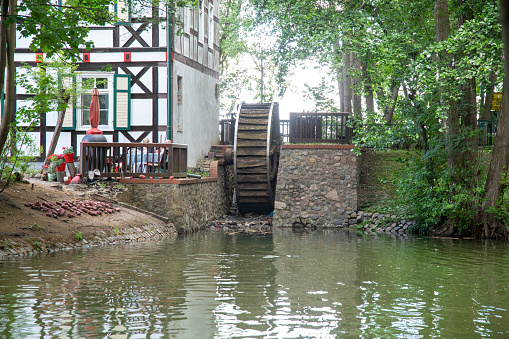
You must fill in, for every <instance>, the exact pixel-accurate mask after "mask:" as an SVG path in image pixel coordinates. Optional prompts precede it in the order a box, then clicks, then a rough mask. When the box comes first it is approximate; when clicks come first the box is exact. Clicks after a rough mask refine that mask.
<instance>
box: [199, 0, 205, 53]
mask: <svg viewBox="0 0 509 339" xmlns="http://www.w3.org/2000/svg"><path fill="white" fill-rule="evenodd" d="M205 1H206V0H202V2H201V6H200V14H199V15H200V22H199V25H200V27H198V41H199V42H201V43H203V42H204V40H205V36H206V35H205Z"/></svg>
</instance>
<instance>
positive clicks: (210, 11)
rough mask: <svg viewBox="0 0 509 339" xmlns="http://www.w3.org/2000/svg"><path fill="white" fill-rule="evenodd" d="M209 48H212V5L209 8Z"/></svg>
mask: <svg viewBox="0 0 509 339" xmlns="http://www.w3.org/2000/svg"><path fill="white" fill-rule="evenodd" d="M208 28H209V31H208V33H209V47H210V48H213V46H214V5H210V6H209V27H208Z"/></svg>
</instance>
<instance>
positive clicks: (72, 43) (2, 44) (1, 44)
mask: <svg viewBox="0 0 509 339" xmlns="http://www.w3.org/2000/svg"><path fill="white" fill-rule="evenodd" d="M112 3H113V1H112V0H69V1H66V2H65V3H64V4H57V3H53V2H48V1H45V0H24V1H20V2H18V1H16V0H8V1H2V5H1V19H0V92H4V90H5V109H4V112H5V113H4V114H3V117H2V122H1V124H0V153H1V152H2V151H3V150H4V147H5V143H6V140H7V137H8V134H9V129H10V127H11V120H12V112H13V110H14V107H15V100H16V98H15V86H16V83H15V65H14V49H15V48H16V30H17V31H19V33H20V34H21V36H23V37H31V38H32V41H31V44H30V49H31V50H32V51H34V52H35V51H42V52H44V53H46V54H47V56H48V57H51V56H52V55H53V54H55V53H56V52H58V51H63V52H62V53H63V55H64V56H65V57H66V58H71V59H73V60H76V58H77V55H78V52H79V48H80V47H82V46H85V47H90V46H91V43H90V42H89V41H87V40H86V38H87V34H88V31H89V29H88V26H90V25H103V24H105V23H107V22H110V21H112V20H113V19H114V16H113V14H112V13H110V12H109V10H108V5H109V4H112ZM4 83H5V89H4Z"/></svg>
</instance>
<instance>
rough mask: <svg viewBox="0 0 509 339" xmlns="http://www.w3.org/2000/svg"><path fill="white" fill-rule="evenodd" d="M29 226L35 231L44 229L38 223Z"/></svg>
mask: <svg viewBox="0 0 509 339" xmlns="http://www.w3.org/2000/svg"><path fill="white" fill-rule="evenodd" d="M28 228H30V229H31V230H34V231H40V230H42V227H41V226H39V225H37V223H34V224H33V225H30V226H28Z"/></svg>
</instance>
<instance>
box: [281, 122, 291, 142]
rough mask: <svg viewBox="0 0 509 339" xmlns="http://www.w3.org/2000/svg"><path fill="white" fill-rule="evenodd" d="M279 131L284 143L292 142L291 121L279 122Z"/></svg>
mask: <svg viewBox="0 0 509 339" xmlns="http://www.w3.org/2000/svg"><path fill="white" fill-rule="evenodd" d="M279 131H280V132H281V136H282V137H283V143H285V142H289V141H290V120H279Z"/></svg>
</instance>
